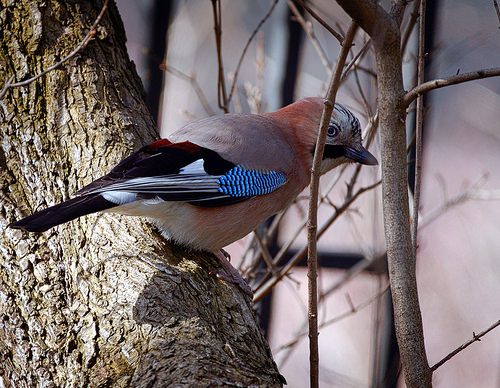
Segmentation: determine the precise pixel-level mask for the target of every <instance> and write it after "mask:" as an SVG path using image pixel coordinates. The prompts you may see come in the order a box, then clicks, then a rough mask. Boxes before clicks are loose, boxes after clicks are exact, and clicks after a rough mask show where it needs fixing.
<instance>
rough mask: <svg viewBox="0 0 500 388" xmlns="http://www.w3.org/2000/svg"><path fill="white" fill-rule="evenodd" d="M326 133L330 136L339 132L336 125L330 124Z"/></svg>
mask: <svg viewBox="0 0 500 388" xmlns="http://www.w3.org/2000/svg"><path fill="white" fill-rule="evenodd" d="M326 133H327V135H328V136H330V137H333V136H337V134H338V133H339V129H338V127H337V126H333V125H330V126H329V127H328V131H327V132H326Z"/></svg>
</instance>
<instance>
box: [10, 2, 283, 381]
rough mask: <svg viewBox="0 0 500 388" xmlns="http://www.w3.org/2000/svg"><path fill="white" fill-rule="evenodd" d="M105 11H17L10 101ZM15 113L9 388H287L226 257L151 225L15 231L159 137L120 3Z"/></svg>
mask: <svg viewBox="0 0 500 388" xmlns="http://www.w3.org/2000/svg"><path fill="white" fill-rule="evenodd" d="M98 3H99V4H95V2H91V1H76V0H72V1H62V0H61V1H56V0H48V1H30V0H23V1H20V0H16V1H8V0H2V6H1V7H0V89H1V87H3V82H4V80H6V79H8V78H10V76H12V75H15V79H16V81H20V80H23V79H26V78H30V77H32V76H34V75H36V74H38V73H40V72H42V71H43V70H44V69H46V68H48V67H49V66H51V65H52V64H54V63H55V62H57V61H58V60H60V59H61V58H63V57H64V56H65V55H67V54H68V53H70V52H71V51H72V50H73V49H74V48H75V47H76V46H77V44H78V43H79V42H80V41H81V40H82V38H83V37H84V35H85V34H86V33H87V32H88V28H89V27H90V26H91V25H92V23H93V22H94V20H95V19H96V17H97V15H98V13H99V11H100V9H101V7H102V3H103V2H102V1H99V2H98ZM0 106H1V108H0V119H1V127H0V133H1V148H0V205H1V208H0V210H1V211H0V225H1V228H0V234H1V239H2V242H1V244H0V248H1V253H0V254H1V258H0V386H5V387H11V386H12V387H13V386H15V387H23V386H92V387H94V386H117V387H121V386H129V385H132V386H162V387H165V386H172V385H176V386H214V385H231V386H232V385H241V386H248V385H257V386H258V385H261V386H280V385H281V383H282V377H281V376H280V375H279V373H278V371H277V369H276V365H275V364H274V362H273V360H272V356H271V353H270V350H269V347H268V344H267V343H266V341H265V339H264V338H263V335H262V333H261V331H260V329H259V327H258V325H257V323H256V320H255V314H254V311H253V310H252V304H251V300H250V299H249V298H248V297H247V296H245V295H244V294H243V293H242V292H241V291H240V290H239V289H238V288H236V287H235V286H233V285H230V284H227V283H225V282H223V281H221V280H217V279H215V278H213V277H211V276H210V275H209V271H210V270H212V269H214V266H216V265H217V261H215V260H214V259H213V257H212V256H211V255H209V254H202V253H200V254H197V253H193V252H189V251H186V250H185V249H183V248H181V247H176V246H172V245H170V244H169V243H167V242H166V241H164V240H163V239H162V238H161V236H159V234H158V233H157V232H156V231H155V230H154V229H153V228H152V227H151V225H149V224H148V222H147V221H144V220H141V219H138V218H127V217H120V216H114V215H104V216H96V215H91V216H87V217H82V218H81V219H78V220H75V221H72V222H70V223H68V224H65V225H62V226H59V227H56V228H54V229H52V230H50V231H48V232H45V233H43V234H37V235H35V234H28V233H25V232H22V231H19V230H12V229H7V228H6V226H7V225H8V224H9V223H10V222H12V221H14V220H16V219H19V218H21V217H24V216H26V215H29V214H31V213H33V212H34V211H36V210H39V209H42V208H45V207H47V206H50V205H53V204H55V203H57V202H60V201H62V200H65V199H68V198H69V197H70V196H71V194H72V193H74V192H75V191H77V190H78V189H79V188H81V187H82V186H84V185H85V184H88V183H89V182H91V181H92V180H93V179H96V178H98V177H100V176H101V175H103V174H105V173H107V172H109V170H110V168H111V167H113V166H114V165H115V164H116V163H118V162H119V161H120V160H121V159H122V158H123V157H124V156H126V155H127V154H129V153H131V152H132V151H134V150H137V149H138V148H139V147H140V146H141V145H143V144H146V143H148V142H151V141H153V140H155V139H157V137H158V135H157V133H156V131H155V128H154V124H153V122H152V119H151V116H150V114H149V113H148V112H147V109H146V107H145V103H144V91H143V89H142V85H141V82H140V80H139V78H138V77H137V74H136V72H135V68H134V65H133V63H132V62H130V60H129V59H128V55H127V53H126V49H125V33H124V30H123V26H122V23H121V20H120V17H119V15H118V12H117V9H116V7H115V5H114V3H113V2H111V4H110V6H109V8H108V10H107V11H106V13H105V14H104V17H103V19H102V20H101V22H100V24H99V26H98V27H97V32H96V35H95V38H94V40H93V41H91V42H90V43H89V44H88V46H87V47H86V48H85V49H84V50H83V51H81V52H80V53H78V54H77V55H76V56H74V57H73V58H72V59H70V60H69V61H68V62H66V63H65V64H63V65H62V66H61V67H59V68H58V69H56V70H53V71H51V72H49V73H48V74H47V75H45V76H43V77H41V78H39V79H38V80H37V81H35V82H32V83H30V84H29V85H28V86H26V87H18V88H12V89H10V90H8V91H7V93H6V95H5V96H4V98H3V99H2V100H1V101H0ZM2 383H3V385H2Z"/></svg>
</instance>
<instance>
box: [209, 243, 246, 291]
mask: <svg viewBox="0 0 500 388" xmlns="http://www.w3.org/2000/svg"><path fill="white" fill-rule="evenodd" d="M212 253H213V254H214V255H215V257H217V258H218V259H219V262H220V263H221V265H222V268H223V269H224V272H221V271H220V270H214V271H210V275H215V276H216V277H217V278H218V279H222V280H225V281H226V282H229V283H233V284H236V285H237V286H238V287H239V288H240V289H241V290H242V291H243V292H244V293H245V294H247V295H249V296H250V297H252V296H253V293H252V289H251V288H250V286H249V285H248V284H247V282H246V281H245V279H243V276H241V274H240V273H239V272H238V270H237V269H236V268H234V267H233V266H232V265H231V263H230V262H229V260H228V257H229V255H228V253H227V252H225V251H222V250H215V251H212Z"/></svg>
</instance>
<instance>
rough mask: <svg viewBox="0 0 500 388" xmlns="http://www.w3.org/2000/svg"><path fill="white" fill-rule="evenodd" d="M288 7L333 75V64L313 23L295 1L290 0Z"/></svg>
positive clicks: (325, 66)
mask: <svg viewBox="0 0 500 388" xmlns="http://www.w3.org/2000/svg"><path fill="white" fill-rule="evenodd" d="M288 7H289V8H290V10H291V11H292V13H293V15H294V16H295V18H296V19H297V22H298V23H299V24H300V25H301V26H302V29H303V30H304V32H305V33H306V35H307V37H308V38H309V40H310V41H311V44H312V45H313V47H314V49H315V50H316V53H317V54H318V56H319V59H320V61H321V63H322V64H323V67H324V68H325V69H326V71H327V73H328V76H331V74H332V64H331V63H330V61H329V60H328V57H327V55H326V52H325V50H323V47H321V44H320V43H319V41H318V38H317V37H316V34H315V33H314V30H313V28H312V25H311V23H309V22H308V21H307V20H306V19H304V17H303V16H302V15H301V13H300V12H299V10H298V9H297V7H296V6H295V4H294V2H293V1H291V0H288Z"/></svg>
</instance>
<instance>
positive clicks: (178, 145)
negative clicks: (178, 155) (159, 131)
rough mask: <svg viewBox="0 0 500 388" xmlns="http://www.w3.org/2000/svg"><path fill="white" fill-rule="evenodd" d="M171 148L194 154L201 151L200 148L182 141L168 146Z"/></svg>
mask: <svg viewBox="0 0 500 388" xmlns="http://www.w3.org/2000/svg"><path fill="white" fill-rule="evenodd" d="M170 147H171V148H177V149H180V150H183V151H186V152H190V153H193V154H194V153H196V152H198V151H200V150H201V147H200V146H198V145H196V144H194V143H191V142H190V141H183V142H182V143H173V144H171V145H170Z"/></svg>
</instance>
